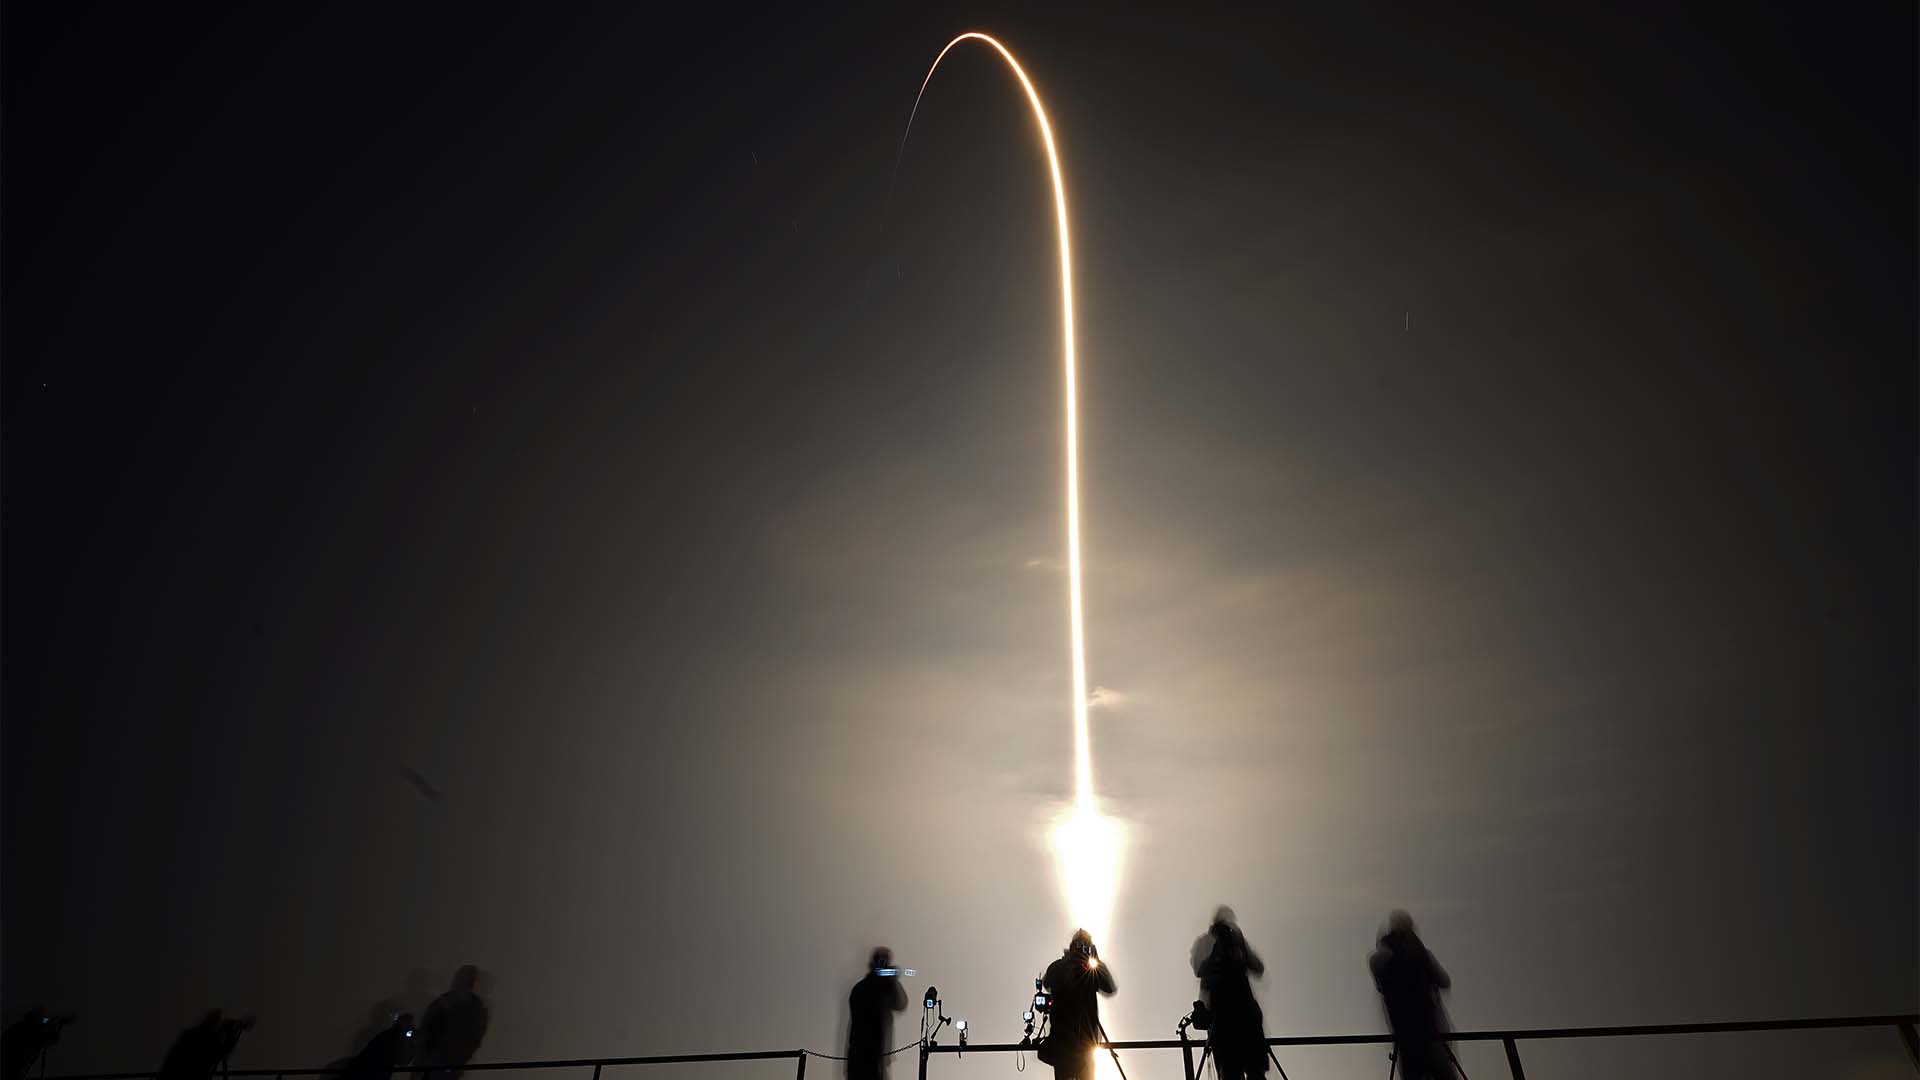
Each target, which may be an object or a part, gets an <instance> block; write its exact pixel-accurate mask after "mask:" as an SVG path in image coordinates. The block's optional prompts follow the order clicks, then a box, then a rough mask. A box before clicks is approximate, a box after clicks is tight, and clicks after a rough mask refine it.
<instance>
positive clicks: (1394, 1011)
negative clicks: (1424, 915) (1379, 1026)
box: [1367, 911, 1453, 1080]
mask: <svg viewBox="0 0 1920 1080" xmlns="http://www.w3.org/2000/svg"><path fill="white" fill-rule="evenodd" d="M1367 966H1368V967H1369V968H1371V969H1372V970H1373V985H1374V986H1375V987H1376V988H1378V989H1379V991H1380V1002H1381V1004H1382V1005H1383V1006H1385V1007H1386V1011H1387V1023H1388V1025H1390V1026H1391V1027H1392V1028H1393V1053H1394V1060H1395V1062H1396V1063H1397V1064H1398V1065H1399V1067H1400V1075H1401V1076H1402V1077H1403V1078H1404V1080H1432V1078H1442V1077H1451V1076H1452V1075H1453V1068H1452V1066H1451V1064H1450V1057H1451V1055H1450V1053H1449V1051H1448V1050H1447V1045H1446V1042H1445V1041H1444V1039H1445V1036H1446V1033H1447V1027H1448V1025H1447V1013H1446V1010H1445V1009H1444V1008H1443V1007H1442V1006H1441V1004H1440V991H1442V990H1446V989H1449V988H1450V987H1452V986H1453V980H1451V979H1449V978H1448V977H1447V972H1446V969H1444V968H1442V967H1441V966H1440V963H1439V961H1437V960H1435V959H1434V958H1433V953H1431V952H1429V951H1427V946H1426V943H1425V942H1423V941H1421V940H1420V935H1419V933H1418V932H1417V931H1415V930H1414V927H1413V916H1411V915H1409V914H1407V913H1406V912H1404V911H1395V912H1394V913H1392V914H1391V915H1388V916H1387V928H1386V929H1385V930H1384V931H1382V932H1381V934H1380V943H1379V945H1378V947H1376V948H1375V949H1374V950H1373V955H1372V956H1370V957H1368V958H1367Z"/></svg>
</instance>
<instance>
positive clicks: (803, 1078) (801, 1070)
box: [793, 1050, 807, 1080]
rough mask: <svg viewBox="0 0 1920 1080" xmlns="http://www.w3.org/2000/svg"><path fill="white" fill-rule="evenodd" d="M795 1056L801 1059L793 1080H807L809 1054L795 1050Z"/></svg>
mask: <svg viewBox="0 0 1920 1080" xmlns="http://www.w3.org/2000/svg"><path fill="white" fill-rule="evenodd" d="M793 1056H794V1057H796V1058H799V1059H800V1064H799V1065H798V1066H797V1067H796V1068H795V1069H794V1073H793V1080H807V1052H806V1051H805V1050H795V1051H794V1052H793Z"/></svg>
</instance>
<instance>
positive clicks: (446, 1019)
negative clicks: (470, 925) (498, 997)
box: [420, 964, 487, 1080]
mask: <svg viewBox="0 0 1920 1080" xmlns="http://www.w3.org/2000/svg"><path fill="white" fill-rule="evenodd" d="M479 981H480V969H479V968H477V967H474V966H473V965H472V964H466V965H463V966H462V967H461V968H460V970H459V971H456V972H454V973H453V985H452V986H450V987H448V988H447V992H446V993H444V994H441V995H440V996H439V997H437V998H434V999H433V1003H432V1004H430V1005H428V1006H427V1014H426V1016H425V1017H424V1018H423V1019H422V1020H421V1021H420V1058H421V1061H422V1062H423V1063H425V1064H427V1065H432V1066H435V1068H434V1070H433V1071H432V1072H430V1073H428V1074H427V1080H459V1076H460V1070H461V1069H463V1068H465V1067H466V1064H467V1062H469V1061H472V1060H473V1055H474V1054H476V1053H478V1052H479V1050H480V1040H482V1039H484V1038H486V1037H487V1002H486V999H485V998H482V997H481V996H480V995H479V994H478V993H476V992H475V989H474V988H475V986H476V985H477V984H478V983H479Z"/></svg>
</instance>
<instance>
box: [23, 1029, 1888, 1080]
mask: <svg viewBox="0 0 1920 1080" xmlns="http://www.w3.org/2000/svg"><path fill="white" fill-rule="evenodd" d="M1917 1026H1920V1013H1894V1014H1891V1015H1887V1016H1826V1017H1813V1018H1809V1019H1801V1020H1736V1021H1731V1022H1725V1023H1711V1024H1634V1025H1627V1026H1622V1027H1565V1028H1519V1029H1515V1030H1511V1031H1455V1032H1451V1033H1449V1034H1448V1035H1447V1041H1448V1042H1454V1043H1469V1042H1497V1043H1500V1044H1501V1046H1502V1048H1504V1049H1505V1050H1506V1054H1507V1070H1508V1072H1509V1073H1510V1074H1511V1075H1512V1077H1513V1080H1526V1076H1527V1074H1526V1070H1525V1069H1524V1068H1523V1067H1522V1066H1521V1063H1520V1044H1521V1043H1523V1042H1531V1041H1539V1040H1546V1039H1606V1038H1622V1037H1633V1036H1648V1035H1720V1034H1728V1033H1734V1032H1755V1031H1812V1030H1818V1029H1824V1028H1872V1027H1886V1028H1893V1029H1894V1030H1895V1031H1896V1032H1897V1033H1898V1034H1899V1036H1900V1041H1901V1043H1902V1044H1903V1045H1905V1047H1906V1051H1907V1057H1908V1059H1909V1060H1910V1061H1911V1062H1912V1063H1913V1066H1914V1071H1915V1072H1916V1073H1920V1035H1916V1027H1917ZM1392 1042H1393V1036H1391V1035H1283V1036H1280V1037H1279V1038H1272V1039H1268V1040H1267V1046H1268V1047H1276V1046H1356V1045H1369V1044H1372V1045H1389V1044H1391V1043H1392ZM1206 1045H1207V1044H1206V1043H1205V1042H1204V1041H1202V1042H1195V1041H1193V1040H1191V1039H1187V1038H1179V1039H1148V1040H1144V1041H1132V1042H1112V1043H1101V1044H1099V1045H1098V1046H1097V1047H1096V1049H1099V1050H1105V1049H1107V1048H1108V1047H1111V1048H1113V1049H1114V1050H1179V1051H1181V1052H1182V1055H1183V1057H1184V1059H1185V1065H1186V1080H1196V1078H1195V1073H1194V1059H1193V1050H1194V1048H1195V1047H1205V1046H1206ZM908 1049H913V1047H911V1046H909V1047H908ZM918 1049H919V1058H920V1073H919V1075H920V1078H921V1080H926V1076H927V1067H928V1064H929V1062H930V1060H931V1059H932V1058H933V1057H934V1056H935V1055H938V1054H1014V1053H1020V1052H1022V1051H1029V1052H1030V1051H1032V1049H1033V1047H1031V1046H1027V1045H1022V1044H1020V1043H980V1044H976V1045H971V1046H961V1045H958V1044H948V1043H938V1042H935V1043H930V1044H923V1045H921V1046H920V1047H919V1048H918ZM810 1057H815V1058H821V1059H823V1060H831V1059H832V1057H831V1055H827V1054H820V1053H816V1052H814V1051H812V1050H741V1051H734V1052H731V1053H723V1054H655V1055H651V1056H643V1057H608V1058H563V1059H560V1060H556V1061H489V1062H484V1063H479V1064H473V1065H467V1066H465V1067H464V1068H463V1069H462V1071H463V1072H504V1071H507V1070H512V1069H583V1070H584V1069H591V1070H593V1075H592V1080H601V1075H600V1074H601V1070H603V1069H606V1068H610V1067H613V1066H621V1065H684V1064H692V1063H697V1062H709V1063H711V1062H724V1061H777V1060H782V1059H784V1060H788V1061H792V1062H793V1063H794V1080H807V1059H808V1058H810ZM336 1071H337V1070H333V1069H223V1070H221V1071H220V1073H219V1075H220V1077H221V1078H222V1080H228V1078H232V1077H242V1078H264V1077H274V1078H275V1080H289V1078H297V1077H307V1076H332V1075H335V1073H336ZM393 1071H394V1072H395V1073H398V1074H407V1073H414V1074H424V1073H427V1072H431V1071H435V1070H434V1067H433V1066H428V1065H401V1066H395V1067H394V1070H393ZM443 1071H444V1067H443ZM153 1075H154V1074H153V1073H152V1072H120V1073H84V1074H71V1075H67V1076H57V1077H53V1078H51V1080H152V1077H153ZM583 1080H584V1078H583Z"/></svg>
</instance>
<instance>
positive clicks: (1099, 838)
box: [900, 32, 1124, 941]
mask: <svg viewBox="0 0 1920 1080" xmlns="http://www.w3.org/2000/svg"><path fill="white" fill-rule="evenodd" d="M963 41H979V42H982V43H984V44H986V45H989V46H991V47H992V48H993V50H994V51H995V52H997V53H999V54H1000V57H1001V59H1003V60H1005V61H1006V62H1007V66H1008V67H1010V68H1012V69H1013V74H1014V77H1015V78H1017V79H1019V80H1020V87H1021V89H1023V90H1025V91H1026V93H1027V102H1028V103H1029V104H1031V105H1032V106H1033V118H1034V121H1035V122H1036V123H1037V124H1038V125H1039V127H1040V140H1041V142H1042V143H1043V144H1045V146H1046V150H1047V168H1048V169H1049V171H1050V172H1051V173H1052V174H1053V211H1054V220H1055V224H1056V226H1057V230H1058V235H1059V240H1060V327H1061V363H1062V366H1063V368H1064V369H1065V372H1066V413H1067V439H1066V458H1067V618H1068V624H1069V626H1070V627H1071V639H1072V651H1073V780H1074V785H1073V786H1074V798H1073V804H1072V806H1071V807H1070V808H1069V809H1068V810H1067V811H1066V812H1065V813H1063V814H1062V815H1061V817H1060V818H1059V820H1057V821H1055V822H1054V824H1053V829H1052V833H1051V836H1050V840H1051V843H1052V847H1053V852H1054V858H1055V860H1056V863H1057V865H1058V868H1059V875H1060V887H1061V893H1062V896H1063V898H1064V899H1065V901H1066V904H1067V916H1068V918H1070V919H1072V920H1073V921H1074V922H1075V923H1077V924H1078V925H1079V926H1082V927H1085V928H1086V929H1087V930H1088V931H1089V932H1091V933H1092V934H1093V936H1094V940H1096V941H1104V940H1106V937H1107V931H1108V929H1109V925H1110V923H1111V922H1112V919H1113V907H1114V901H1115V899H1116V893H1117V891H1118V887H1119V883H1120V880H1119V879H1120V857H1121V848H1122V846H1123V843H1124V836H1123V834H1122V830H1121V826H1120V823H1119V822H1118V821H1115V820H1113V819H1112V818H1108V817H1106V816H1105V815H1103V814H1101V813H1100V804H1099V799H1098V797H1097V796H1096V795H1095V794H1094V788H1093V746H1092V738H1091V736H1090V734H1089V732H1088V727H1087V648H1086V632H1085V629H1084V626H1083V624H1082V621H1081V614H1080V612H1081V603H1080V595H1081V590H1080V452H1079V438H1080V435H1079V415H1078V412H1079V410H1078V396H1079V394H1078V391H1077V389H1076V387H1075V380H1076V375H1077V365H1076V358H1075V353H1074V337H1073V248H1072V245H1071V244H1070V242H1069V240H1068V232H1067V185H1066V182H1065V181H1064V180H1062V179H1061V176H1060V154H1059V152H1058V151H1057V150H1056V149H1055V147H1054V144H1053V126H1052V125H1051V124H1049V123H1048V122H1047V110H1046V107H1045V106H1043V105H1041V104H1040V94H1039V93H1038V92H1037V91H1035V90H1034V88H1033V82H1032V81H1031V80H1029V79H1028V78H1027V73H1026V71H1025V70H1024V69H1022V68H1021V67H1020V62H1019V61H1018V60H1015V59H1014V58H1013V53H1011V52H1009V51H1008V50H1007V47H1006V46H1005V45H1002V44H1000V42H998V41H996V40H995V39H994V38H992V37H991V36H989V35H987V34H982V33H977V32H968V33H964V34H961V35H960V36H958V37H956V38H954V39H953V40H952V41H949V42H947V47H946V48H944V49H941V50H940V55H939V56H936V57H934V60H933V64H932V66H930V67H928V68H927V77H926V78H925V79H922V80H921V81H920V92H919V93H918V94H916V95H915V96H914V99H913V112H912V113H910V114H908V116H907V129H906V132H905V133H903V134H902V135H901V136H900V152H901V153H902V154H904V153H905V152H906V145H907V136H908V135H911V134H912V133H913V118H914V117H915V116H917V115H918V114H919V112H920V100H921V98H924V97H925V96H926V93H927V85H928V84H929V83H931V82H932V81H933V73H934V72H935V71H938V70H939V69H940V62H941V61H942V60H945V59H946V58H947V54H948V53H950V52H952V51H953V49H954V47H955V46H957V45H959V44H960V43H961V42H963Z"/></svg>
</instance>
